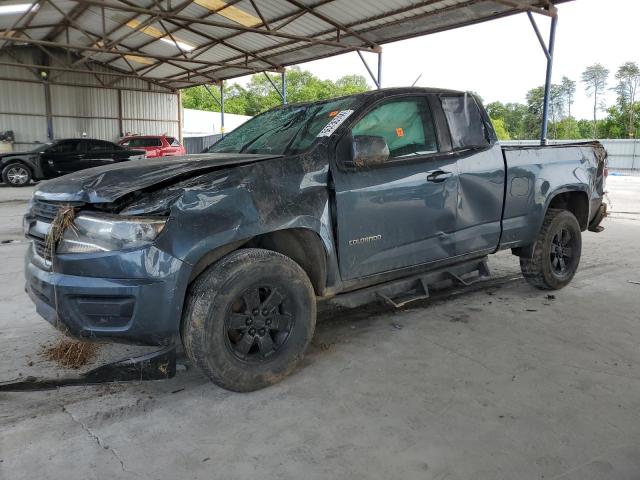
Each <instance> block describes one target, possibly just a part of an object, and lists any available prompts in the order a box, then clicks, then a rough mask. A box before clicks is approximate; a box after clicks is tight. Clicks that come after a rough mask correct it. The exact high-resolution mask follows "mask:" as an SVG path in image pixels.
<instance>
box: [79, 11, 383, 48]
mask: <svg viewBox="0 0 640 480" xmlns="http://www.w3.org/2000/svg"><path fill="white" fill-rule="evenodd" d="M77 1H79V2H82V3H86V4H89V5H95V6H98V7H105V8H111V9H115V10H121V11H128V12H134V13H139V14H143V15H154V16H156V17H158V18H163V19H164V18H173V19H175V20H179V21H183V22H187V23H191V24H198V25H207V26H210V27H217V28H223V29H226V30H236V31H239V32H243V33H244V32H249V33H258V34H261V35H265V36H268V37H269V36H272V37H276V38H284V39H286V40H294V41H297V42H304V43H309V44H311V45H327V46H330V47H336V48H340V49H345V50H347V49H348V50H353V49H354V48H357V49H359V50H366V51H374V50H373V49H371V48H369V47H363V46H353V45H345V44H343V43H339V42H335V41H332V40H319V39H317V38H310V37H305V36H302V35H293V34H290V33H282V32H279V31H275V30H266V29H262V28H257V27H248V26H245V25H240V24H238V25H236V24H234V25H231V24H229V23H224V22H217V21H214V20H209V19H207V18H197V17H188V16H185V15H172V14H171V13H170V12H164V11H159V10H153V9H148V8H140V7H133V6H129V5H124V4H121V3H120V4H114V3H112V2H111V1H107V0H77Z"/></svg>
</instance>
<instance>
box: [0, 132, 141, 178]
mask: <svg viewBox="0 0 640 480" xmlns="http://www.w3.org/2000/svg"><path fill="white" fill-rule="evenodd" d="M144 154H145V152H144V150H128V149H125V148H123V147H121V146H120V145H116V144H115V143H112V142H107V141H105V140H93V139H88V138H68V139H64V140H58V141H56V142H54V143H49V144H40V145H38V146H37V147H36V148H34V149H33V150H29V151H27V152H17V153H6V154H2V155H0V168H1V169H2V181H3V182H4V183H6V184H8V185H11V186H14V187H22V186H25V185H28V184H29V182H30V181H31V180H46V179H49V178H54V177H59V176H60V175H66V174H67V173H72V172H77V171H78V170H84V169H85V168H91V167H98V166H101V165H110V164H113V163H117V162H122V161H125V160H133V159H139V158H144Z"/></svg>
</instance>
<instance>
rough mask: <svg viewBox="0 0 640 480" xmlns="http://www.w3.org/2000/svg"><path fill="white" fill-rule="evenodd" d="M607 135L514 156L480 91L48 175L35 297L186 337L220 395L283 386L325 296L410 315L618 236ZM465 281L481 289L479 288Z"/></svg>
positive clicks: (74, 321)
mask: <svg viewBox="0 0 640 480" xmlns="http://www.w3.org/2000/svg"><path fill="white" fill-rule="evenodd" d="M605 177H606V152H605V151H604V149H603V147H602V146H601V145H600V144H599V143H597V142H589V143H581V144H567V145H557V146H533V147H504V146H501V145H500V144H499V143H498V142H497V140H496V134H495V132H494V130H493V127H492V125H491V122H490V120H489V118H488V116H487V114H486V112H485V110H484V108H483V107H482V105H481V104H480V102H479V100H478V99H477V98H476V97H475V96H474V95H472V94H467V93H463V92H456V91H450V90H435V89H418V88H401V89H385V90H378V91H373V92H368V93H364V94H358V95H353V96H348V97H343V98H338V99H333V100H327V101H320V102H314V103H306V104H296V105H288V106H282V107H278V108H274V109H272V110H270V111H267V112H265V113H263V114H261V115H259V116H257V117H255V118H253V119H252V120H250V121H249V122H247V123H245V124H244V125H242V126H241V127H239V128H237V129H236V130H234V131H233V132H231V133H230V134H229V135H227V136H225V137H224V138H223V139H222V140H220V141H219V142H218V143H216V144H215V145H213V146H212V147H211V148H210V149H209V152H207V153H203V154H199V155H192V156H186V157H181V158H180V157H178V158H176V157H171V158H167V159H162V158H161V159H154V160H142V161H137V162H125V163H122V164H117V165H112V166H106V167H97V168H92V169H89V170H83V171H81V172H76V173H72V174H70V175H66V176H64V177H61V178H58V179H55V180H51V181H49V182H46V183H43V184H42V185H40V186H39V187H38V189H37V190H36V191H35V193H34V196H33V199H32V201H31V204H30V207H29V211H28V213H27V214H26V216H25V218H24V229H25V233H26V235H27V237H28V238H30V239H31V240H32V243H33V246H32V248H30V249H29V251H28V253H27V256H26V262H25V270H26V289H27V292H28V294H29V295H30V297H31V298H32V299H33V301H34V302H35V304H36V306H37V310H38V312H39V313H40V314H41V315H42V316H43V317H45V318H46V319H47V320H48V321H49V322H51V323H53V324H54V325H57V326H58V327H59V328H62V329H64V330H65V331H66V332H68V333H69V334H70V335H73V336H76V337H80V338H85V339H89V340H91V339H93V340H114V341H123V342H134V343H141V344H148V345H161V346H167V345H177V344H179V343H180V342H181V343H182V345H183V346H184V350H185V352H186V354H187V355H188V357H189V358H190V360H191V361H192V362H193V364H195V365H196V366H198V367H199V368H200V369H201V370H202V371H203V372H204V373H205V374H206V375H208V376H209V377H210V378H211V379H212V380H213V381H214V382H216V383H217V384H219V385H221V386H223V387H225V388H227V389H231V390H235V391H250V390H255V389H258V388H262V387H264V386H267V385H269V384H272V383H275V382H277V381H278V380H280V379H281V378H283V377H284V376H285V375H287V374H288V373H290V372H291V371H292V370H293V369H294V367H295V366H296V364H298V363H299V361H300V359H301V358H302V355H303V353H304V351H305V349H306V348H307V346H308V345H309V342H310V341H311V338H312V335H313V332H314V327H315V321H316V303H317V302H318V301H334V302H336V303H338V304H340V305H348V306H352V305H358V304H363V303H366V302H370V301H372V300H375V299H376V298H378V299H384V300H386V301H388V302H390V303H392V304H394V305H402V304H404V303H406V302H407V301H410V300H413V299H416V298H424V297H425V296H427V295H428V289H429V286H433V285H436V284H437V285H440V284H442V283H443V282H446V281H461V282H463V283H464V282H467V281H469V279H472V278H477V277H478V276H485V275H486V274H487V270H486V256H487V254H491V253H495V252H497V251H499V250H504V249H511V251H512V252H513V253H514V254H515V255H516V256H518V257H519V260H520V265H521V268H522V273H523V275H524V277H525V278H526V279H527V280H528V281H529V282H530V283H531V284H533V285H534V286H535V287H538V288H541V289H559V288H562V287H563V286H565V285H567V284H568V283H569V282H570V281H571V279H572V278H573V276H574V274H575V273H576V270H577V268H578V262H579V260H580V254H581V234H582V232H584V231H586V230H590V231H599V230H601V229H602V227H601V226H600V222H601V220H602V219H603V217H604V216H605V215H606V205H605V204H604V203H603V201H602V200H603V194H604V183H605ZM465 279H466V280H465Z"/></svg>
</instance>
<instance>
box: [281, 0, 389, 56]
mask: <svg viewBox="0 0 640 480" xmlns="http://www.w3.org/2000/svg"><path fill="white" fill-rule="evenodd" d="M286 1H287V2H288V3H290V4H291V5H294V6H295V7H297V8H299V9H300V10H304V11H305V12H307V13H309V14H311V15H313V16H314V17H316V18H319V19H320V20H322V21H323V22H326V23H328V24H329V25H333V26H334V27H335V28H337V29H339V30H342V31H343V32H346V33H347V34H349V35H351V36H352V37H354V38H357V39H358V40H360V41H361V42H363V43H364V44H365V45H369V46H371V48H372V49H373V51H375V52H378V51H379V50H380V45H378V44H377V43H375V42H372V41H371V40H369V39H368V38H367V37H365V36H364V35H360V34H359V33H358V32H356V31H354V30H352V29H351V28H349V27H347V26H345V25H343V24H341V23H339V22H337V21H335V20H334V19H332V18H330V17H328V16H327V15H324V14H323V13H320V12H318V11H317V10H314V8H313V7H309V6H307V5H305V4H303V3H300V2H299V1H298V0H286Z"/></svg>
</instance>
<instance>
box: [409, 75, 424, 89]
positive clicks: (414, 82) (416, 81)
mask: <svg viewBox="0 0 640 480" xmlns="http://www.w3.org/2000/svg"><path fill="white" fill-rule="evenodd" d="M420 77H422V74H420V75H418V78H416V79H415V80H414V81H413V83H412V84H411V86H412V87H413V86H414V85H415V84H416V83H418V80H420Z"/></svg>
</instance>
